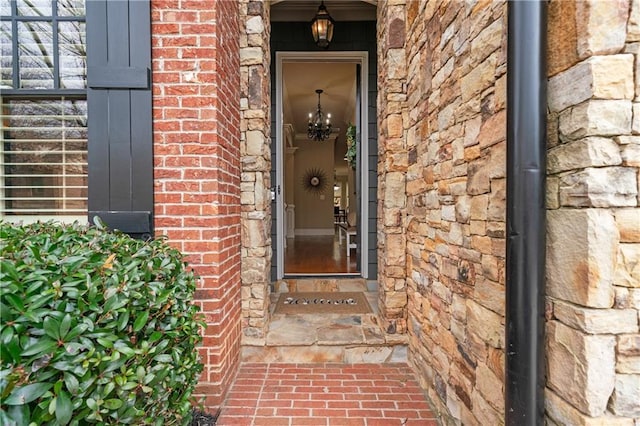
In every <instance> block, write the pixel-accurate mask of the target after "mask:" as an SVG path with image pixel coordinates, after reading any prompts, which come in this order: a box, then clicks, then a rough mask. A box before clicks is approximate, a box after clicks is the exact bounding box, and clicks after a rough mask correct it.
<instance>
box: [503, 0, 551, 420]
mask: <svg viewBox="0 0 640 426" xmlns="http://www.w3.org/2000/svg"><path fill="white" fill-rule="evenodd" d="M507 40H508V47H507V259H506V261H507V264H506V278H507V283H506V319H505V323H506V326H505V333H506V358H505V370H506V371H505V422H506V424H507V425H518V426H527V425H542V424H543V420H544V387H545V369H544V347H545V340H544V293H545V282H544V278H545V223H546V221H545V213H546V212H545V168H546V165H545V159H546V136H547V61H546V49H547V43H546V42H547V2H546V1H519V0H515V1H509V2H508V39H507Z"/></svg>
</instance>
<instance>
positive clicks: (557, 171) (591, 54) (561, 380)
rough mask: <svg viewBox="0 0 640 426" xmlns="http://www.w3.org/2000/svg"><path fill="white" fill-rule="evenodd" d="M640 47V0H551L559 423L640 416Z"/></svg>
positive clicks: (551, 399)
mask: <svg viewBox="0 0 640 426" xmlns="http://www.w3.org/2000/svg"><path fill="white" fill-rule="evenodd" d="M639 52H640V3H639V2H638V1H633V2H631V1H629V0H615V1H614V0H611V1H607V2H601V1H597V0H590V1H583V2H575V3H574V2H563V1H559V0H555V1H552V2H551V3H550V9H549V68H548V69H549V76H550V78H549V89H548V90H549V146H548V157H547V175H548V178H547V207H548V214H547V221H548V227H547V231H548V235H547V305H548V306H547V319H548V322H547V365H548V371H547V376H548V380H547V392H546V398H547V400H546V409H547V416H548V417H547V420H548V422H549V423H551V424H616V425H629V426H632V425H634V424H635V425H637V424H638V423H639V422H640V333H639V331H638V330H639V329H638V320H639V315H640V208H638V206H639V205H640V204H639V203H638V201H639V198H638V188H639V179H640V125H639V123H640V72H639V71H640V67H639V65H638V64H640V58H639V57H638V53H639ZM634 419H635V421H634Z"/></svg>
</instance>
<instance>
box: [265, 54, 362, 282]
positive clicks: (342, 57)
mask: <svg viewBox="0 0 640 426" xmlns="http://www.w3.org/2000/svg"><path fill="white" fill-rule="evenodd" d="M366 57H367V54H366V52H333V53H331V52H277V53H276V111H275V119H276V120H275V122H276V123H280V125H276V129H275V133H276V141H275V148H276V150H275V151H276V152H275V154H276V155H275V157H276V158H275V160H276V161H275V164H274V166H275V168H276V173H275V175H276V182H275V185H274V188H273V189H274V190H273V196H274V197H275V206H274V207H275V214H276V215H275V217H276V220H275V226H274V228H275V231H276V241H277V245H276V247H274V249H275V250H274V251H275V253H276V260H277V279H282V278H284V277H287V276H289V277H291V276H318V275H319V276H342V275H347V276H358V277H360V276H363V277H365V278H366V276H365V273H363V271H362V269H363V268H362V265H367V259H365V258H366V256H367V253H368V250H367V246H366V242H367V241H366V238H364V236H365V235H366V230H365V229H366V227H367V220H368V217H367V216H368V215H367V210H366V209H364V208H363V206H366V205H367V195H368V192H367V191H366V190H365V191H363V190H361V188H366V184H365V183H364V181H365V180H366V177H367V173H368V166H367V164H368V163H367V162H363V161H362V159H363V158H366V150H363V149H362V148H363V147H362V146H361V143H360V141H361V140H362V137H363V136H362V134H363V130H365V131H366V125H363V123H366V114H363V111H366V108H365V105H366V96H363V84H364V83H365V82H366V73H365V72H364V70H365V68H366ZM317 90H322V92H321V93H320V100H319V101H318V97H317V96H318V95H317ZM365 93H366V91H365ZM345 107H346V109H345ZM349 107H350V108H349ZM317 109H321V110H322V111H323V113H324V114H329V113H330V114H331V118H330V121H331V125H332V129H331V133H330V135H329V136H328V137H327V138H326V139H322V140H317V139H314V138H311V137H309V136H308V134H307V129H308V122H309V118H308V114H309V113H312V114H313V113H314V112H315V111H316V110H317ZM350 123H353V124H355V126H356V141H357V157H356V158H357V161H356V166H355V168H354V169H352V168H351V166H350V165H349V164H348V163H347V162H346V161H345V154H346V150H347V147H346V131H347V127H348V124H350ZM350 213H351V214H350ZM353 217H355V220H353V219H351V220H349V221H348V220H347V219H348V218H353ZM348 222H354V223H348Z"/></svg>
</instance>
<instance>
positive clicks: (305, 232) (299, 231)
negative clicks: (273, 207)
mask: <svg viewBox="0 0 640 426" xmlns="http://www.w3.org/2000/svg"><path fill="white" fill-rule="evenodd" d="M295 234H296V235H300V236H301V237H303V236H310V235H334V234H335V229H334V228H296V232H295Z"/></svg>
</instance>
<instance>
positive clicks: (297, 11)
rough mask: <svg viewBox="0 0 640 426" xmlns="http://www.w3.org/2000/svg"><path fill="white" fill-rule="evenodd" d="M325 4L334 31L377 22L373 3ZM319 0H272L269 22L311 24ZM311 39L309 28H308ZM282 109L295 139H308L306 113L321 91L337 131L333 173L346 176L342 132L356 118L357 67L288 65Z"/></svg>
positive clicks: (335, 0) (332, 0) (343, 0)
mask: <svg viewBox="0 0 640 426" xmlns="http://www.w3.org/2000/svg"><path fill="white" fill-rule="evenodd" d="M324 5H325V7H326V8H327V11H328V12H329V14H330V15H331V17H332V18H333V19H334V20H335V21H336V28H335V30H334V31H335V32H338V31H340V21H359V20H368V21H375V19H376V1H375V0H367V1H364V0H362V1H360V0H351V1H349V0H325V1H324ZM319 6H320V1H319V0H273V1H272V2H271V21H273V22H301V21H303V22H311V20H312V19H313V17H314V16H315V14H316V12H317V11H318V7H319ZM309 37H311V27H309ZM282 72H283V80H282V96H283V99H282V106H283V120H284V123H285V124H291V125H292V126H293V128H294V131H295V134H296V135H297V139H298V140H301V139H307V137H306V133H307V124H308V120H309V113H310V112H311V113H314V114H315V111H316V109H317V103H318V95H317V94H316V89H322V90H323V91H324V92H323V93H322V94H321V96H320V102H321V104H322V111H323V112H324V113H325V115H326V114H327V113H331V124H332V125H333V127H334V129H336V130H337V139H336V146H335V152H336V170H337V172H338V173H339V174H343V173H344V174H346V170H347V165H346V162H345V161H344V160H342V158H343V157H344V154H345V153H346V150H347V147H346V143H345V132H346V128H347V124H348V123H349V122H354V119H355V110H356V108H355V94H356V77H355V74H356V66H355V64H354V63H346V62H300V61H298V62H288V63H284V64H283V68H282Z"/></svg>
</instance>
